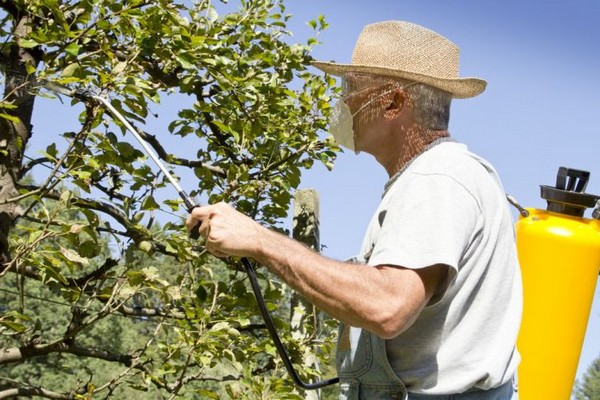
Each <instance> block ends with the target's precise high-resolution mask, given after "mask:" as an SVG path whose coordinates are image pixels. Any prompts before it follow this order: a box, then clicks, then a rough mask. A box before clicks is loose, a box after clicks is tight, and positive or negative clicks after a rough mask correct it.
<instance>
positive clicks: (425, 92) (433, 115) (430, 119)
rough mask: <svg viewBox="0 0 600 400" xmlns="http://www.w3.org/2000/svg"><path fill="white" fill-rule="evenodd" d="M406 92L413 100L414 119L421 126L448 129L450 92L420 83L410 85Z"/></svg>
mask: <svg viewBox="0 0 600 400" xmlns="http://www.w3.org/2000/svg"><path fill="white" fill-rule="evenodd" d="M407 92H408V93H409V96H410V97H411V98H412V99H413V101H414V105H415V106H414V113H415V119H416V120H417V122H418V123H419V124H420V125H421V126H422V127H423V128H426V129H432V130H447V129H448V123H449V121H450V103H451V101H452V94H451V93H448V92H445V91H443V90H440V89H437V88H434V87H433V86H429V85H426V84H422V83H419V84H416V85H411V86H410V87H408V88H407Z"/></svg>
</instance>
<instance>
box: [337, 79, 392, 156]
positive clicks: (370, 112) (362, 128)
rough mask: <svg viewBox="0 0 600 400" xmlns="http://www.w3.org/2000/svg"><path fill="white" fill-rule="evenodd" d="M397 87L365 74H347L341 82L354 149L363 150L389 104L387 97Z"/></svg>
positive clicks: (389, 82) (387, 81) (388, 81)
mask: <svg viewBox="0 0 600 400" xmlns="http://www.w3.org/2000/svg"><path fill="white" fill-rule="evenodd" d="M396 87H399V83H398V82H394V81H391V80H388V79H385V78H381V77H373V76H371V75H365V74H348V75H346V76H344V77H343V80H342V98H341V101H344V102H345V103H346V104H347V105H348V108H349V109H350V113H351V114H352V121H353V130H354V141H355V148H356V150H357V151H360V150H363V146H362V145H361V143H363V144H364V142H365V141H366V140H368V139H369V137H370V133H369V132H370V131H371V130H373V129H377V121H378V119H379V118H380V117H381V116H382V115H383V112H384V111H385V110H386V108H387V105H388V103H389V96H387V95H388V94H390V93H391V92H392V91H393V89H394V88H396Z"/></svg>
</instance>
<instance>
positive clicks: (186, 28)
mask: <svg viewBox="0 0 600 400" xmlns="http://www.w3.org/2000/svg"><path fill="white" fill-rule="evenodd" d="M235 6H237V8H234V5H232V4H226V3H215V2H211V1H197V2H195V3H193V4H190V3H187V2H186V3H183V4H179V3H176V2H172V1H166V0H117V1H115V0H73V1H61V0H27V1H5V2H2V4H1V5H0V9H1V10H2V11H0V13H3V15H2V17H3V19H2V23H1V24H0V38H1V40H0V42H1V43H2V45H0V57H1V58H0V65H2V68H3V69H2V74H3V77H4V83H5V85H4V88H5V91H4V97H3V98H2V100H1V101H0V122H1V124H2V129H0V131H1V132H0V144H1V146H0V147H1V148H0V180H1V182H0V183H2V188H3V189H2V190H0V253H1V255H2V260H3V264H2V267H1V269H0V300H1V301H0V304H2V305H3V306H2V308H1V309H0V332H1V335H2V336H0V340H1V345H2V348H3V350H4V351H3V355H2V356H0V365H7V366H10V368H9V369H5V368H3V369H2V370H3V372H2V373H0V394H1V395H3V394H7V393H9V392H10V391H11V390H12V391H14V390H16V391H17V392H18V393H19V394H20V395H23V396H32V395H37V396H41V397H48V398H64V399H75V398H81V399H84V398H93V397H97V396H102V397H116V398H122V397H125V396H128V397H131V398H147V396H150V397H154V398H160V397H169V396H171V397H172V396H178V395H184V396H186V397H188V398H227V397H230V398H248V399H251V398H300V394H299V393H298V392H297V391H296V390H295V389H293V388H291V387H290V384H289V382H288V381H287V380H286V378H285V374H284V372H283V370H282V368H281V365H280V361H279V359H278V356H277V355H276V353H275V349H274V347H273V345H272V344H271V342H270V339H269V338H268V337H267V335H266V332H265V330H264V326H263V325H262V321H260V319H259V318H258V317H257V313H256V303H255V300H254V298H253V297H252V295H251V293H250V291H249V285H248V282H247V278H246V276H245V274H244V273H242V272H240V268H239V266H238V265H237V263H236V261H235V260H226V261H223V260H216V259H214V258H212V257H210V256H209V255H208V254H207V253H206V252H205V251H204V249H203V248H202V246H201V243H191V242H190V241H189V240H188V238H187V235H186V232H185V230H184V229H183V226H182V219H183V217H185V215H181V213H182V211H185V210H183V209H182V204H181V201H180V200H176V199H174V197H175V193H174V191H173V189H172V188H171V187H170V186H169V183H168V181H167V180H166V178H165V176H164V175H163V174H162V173H161V172H159V171H157V169H156V168H154V166H153V165H152V163H151V161H150V160H149V159H148V157H147V154H146V153H145V152H143V151H141V150H139V146H137V145H136V144H135V143H134V142H133V141H132V138H131V136H130V135H129V133H128V132H127V131H126V130H125V129H124V127H123V126H122V125H121V124H120V123H119V122H115V120H114V119H113V117H114V115H111V114H110V113H109V112H107V110H106V109H105V108H104V107H103V106H102V104H100V103H98V102H95V101H88V102H86V103H85V104H79V103H78V101H77V100H69V99H68V98H66V100H67V102H69V101H70V102H71V105H74V106H76V107H78V110H79V123H80V127H79V129H78V130H76V131H72V132H71V131H69V132H61V131H60V130H58V129H59V128H58V127H57V126H56V125H53V124H48V125H44V126H40V127H34V126H32V125H31V116H32V115H33V111H34V109H33V104H34V102H33V99H35V98H36V97H38V96H43V97H49V98H51V99H56V100H63V101H65V97H64V93H65V92H68V90H62V89H64V88H68V89H69V90H86V91H89V92H91V93H94V94H95V95H99V96H102V97H104V98H107V99H109V101H110V102H111V104H112V106H113V107H115V109H117V110H118V111H119V112H120V113H122V114H123V115H124V116H125V117H126V118H127V119H128V120H130V121H131V122H132V123H133V124H134V126H135V129H136V130H137V131H138V133H139V134H140V136H141V137H142V138H143V140H144V141H145V142H146V144H147V145H148V146H149V147H150V148H152V149H153V151H154V152H155V153H156V154H157V156H158V157H159V158H160V159H161V161H162V162H163V163H164V164H165V165H166V168H167V169H169V170H170V171H172V173H173V174H174V176H176V177H180V178H181V181H182V183H184V184H185V186H186V187H188V188H191V191H190V194H191V195H193V196H195V197H197V198H199V199H201V200H202V201H206V202H216V201H227V202H230V203H231V204H233V205H235V206H236V207H237V208H238V209H239V210H240V211H243V212H245V213H247V214H248V215H250V216H251V217H253V218H255V219H257V220H258V221H260V222H261V223H263V224H265V225H267V226H270V227H274V228H279V229H280V224H281V223H282V220H283V218H284V217H285V216H286V215H287V210H288V208H289V205H290V201H291V198H292V195H293V192H294V190H295V189H296V188H297V187H298V185H299V183H300V179H301V174H302V171H303V170H306V169H308V168H311V167H312V166H313V165H314V163H315V161H316V162H320V163H323V164H325V165H326V166H327V167H328V168H331V167H332V163H333V160H334V159H335V154H336V151H337V150H338V149H337V148H336V147H335V146H334V145H333V144H332V143H331V142H329V141H328V140H327V139H323V138H322V131H323V130H324V129H325V128H326V125H327V120H328V117H329V115H330V112H331V107H330V105H329V104H330V100H331V99H332V97H334V96H335V95H336V90H335V89H334V88H333V85H334V81H333V80H332V79H331V78H329V77H326V76H322V75H319V74H317V75H315V74H313V73H312V72H311V71H310V61H311V56H310V51H311V49H312V47H313V46H315V45H316V44H318V40H317V37H318V34H319V32H320V31H321V30H323V29H325V28H326V27H327V24H326V22H325V20H324V19H323V18H322V17H319V18H318V19H316V20H315V21H311V22H310V23H309V26H311V27H312V28H313V29H314V35H313V37H311V38H310V39H309V40H308V41H307V42H306V43H304V44H298V43H293V41H292V37H291V32H289V31H288V30H287V28H286V25H287V23H288V21H289V19H290V18H291V15H289V14H286V9H285V7H284V5H283V3H282V2H280V1H276V0H251V1H250V0H241V1H240V2H239V4H237V5H235ZM57 87H58V88H62V89H61V90H59V92H60V93H59V94H56V93H55V91H54V90H53V88H54V89H56V88H57ZM64 107H65V115H68V111H67V109H68V107H69V105H68V104H64ZM163 110H167V111H165V114H167V115H168V114H169V113H171V114H172V118H170V119H169V123H168V129H166V130H165V131H164V132H159V133H150V132H147V131H146V130H145V128H144V126H145V125H146V124H147V123H148V122H151V121H152V120H153V119H154V118H155V116H156V115H157V114H160V115H164V114H163ZM173 110H174V111H173ZM74 118H76V116H75V115H74ZM4 128H6V129H4ZM37 138H51V140H50V143H49V144H47V145H44V146H40V145H39V144H38V143H39V141H38V139H37ZM190 149H191V150H190ZM4 216H6V218H4ZM262 272H263V271H260V273H261V281H262V283H263V287H264V296H265V298H266V299H267V302H268V306H269V307H270V309H271V310H272V312H273V313H274V314H275V320H276V322H277V324H278V327H279V328H280V330H282V331H284V332H285V331H287V330H288V329H289V328H288V327H289V324H288V321H287V317H288V315H289V309H288V308H287V307H285V306H283V307H282V306H281V305H282V304H287V302H288V301H289V296H290V293H289V291H288V290H286V289H285V288H284V286H283V285H282V284H281V283H280V282H279V281H278V280H276V279H274V277H272V276H269V275H263V274H262ZM283 339H284V341H286V343H289V346H290V353H291V355H292V356H293V357H295V358H296V359H302V357H305V356H307V355H312V354H313V353H315V352H316V353H317V354H316V355H317V356H318V357H328V356H329V354H330V351H331V342H332V335H331V329H330V328H326V329H324V330H323V331H322V332H319V334H318V335H313V336H311V337H297V336H294V337H293V336H292V335H285V337H284V338H283ZM315 344H320V345H319V349H320V350H315ZM7 370H9V372H6V371H7ZM302 373H303V375H304V376H305V377H308V376H312V375H314V374H317V373H318V371H314V370H310V369H305V370H303V372H302ZM11 393H13V392H11ZM145 396H146V397H145ZM269 396H271V397H269Z"/></svg>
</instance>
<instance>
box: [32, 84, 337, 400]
mask: <svg viewBox="0 0 600 400" xmlns="http://www.w3.org/2000/svg"><path fill="white" fill-rule="evenodd" d="M38 83H39V84H40V86H43V87H44V88H46V89H48V90H50V91H52V92H54V93H57V94H62V95H65V96H69V97H72V98H75V99H78V100H81V101H83V102H84V103H87V102H91V101H96V102H98V103H100V104H102V105H103V106H104V107H105V108H106V109H107V110H108V111H109V112H110V115H111V116H112V117H113V118H115V119H117V120H118V121H119V122H121V123H122V124H123V126H124V127H125V129H127V130H128V131H129V132H130V133H131V134H132V135H133V136H134V137H135V138H136V140H137V141H138V142H139V144H140V145H141V146H142V147H143V148H144V150H145V151H146V153H147V154H148V155H149V156H150V158H152V160H153V161H154V163H155V164H156V165H157V166H158V168H160V170H161V171H162V173H163V174H165V176H166V177H167V179H168V181H169V182H170V183H171V185H173V187H174V188H175V189H176V190H177V193H178V194H179V197H181V199H182V200H183V203H184V205H185V207H186V209H187V211H188V212H189V213H191V212H192V210H193V209H194V208H196V207H199V205H198V204H197V203H196V202H195V201H194V200H193V199H192V198H191V197H190V196H189V195H188V194H187V193H186V192H185V191H184V190H183V188H182V187H181V186H180V185H179V183H178V182H177V180H176V179H175V178H174V177H173V175H172V174H171V173H170V172H169V170H168V169H167V168H166V167H165V165H164V164H163V163H162V161H161V160H160V158H159V157H158V156H157V155H156V153H155V152H154V150H152V148H151V147H150V146H149V145H148V144H147V143H146V142H145V141H144V140H143V139H142V137H141V136H140V135H139V133H138V132H137V131H136V129H135V128H134V127H133V126H132V125H131V124H130V123H129V121H128V120H127V119H126V118H125V117H124V116H123V115H122V114H121V113H120V112H119V111H118V110H117V109H115V108H114V107H113V106H112V104H110V102H109V101H108V100H107V99H105V98H104V97H101V96H98V95H95V94H93V93H92V92H91V91H89V90H81V89H78V90H72V89H70V88H67V87H65V86H62V85H58V84H56V83H54V82H49V81H41V82H38ZM201 224H202V222H200V223H198V224H197V225H196V226H195V227H194V228H192V230H191V231H190V234H189V237H190V238H191V239H198V237H199V235H200V233H199V231H198V228H199V227H200V225H201ZM240 261H241V263H242V265H243V266H244V269H245V270H246V273H247V275H248V278H249V279H250V285H251V286H252V291H253V292H254V297H256V302H257V303H258V309H259V311H260V314H261V316H262V318H263V320H264V322H265V326H266V328H267V331H268V332H269V335H270V336H271V340H273V343H274V344H275V348H276V349H277V352H278V353H279V356H280V357H281V360H282V361H283V365H284V366H285V368H286V370H287V372H288V374H289V375H290V377H291V378H292V380H293V381H294V384H295V385H296V386H298V387H299V388H301V389H305V390H315V389H320V388H323V387H325V386H329V385H333V384H336V383H338V382H339V378H338V377H334V378H330V379H326V380H323V381H318V382H314V383H307V382H304V381H302V379H300V376H299V375H298V373H297V372H296V370H295V369H294V366H293V364H292V361H291V360H290V358H289V356H288V354H287V351H286V349H285V347H284V345H283V343H282V342H281V339H280V338H279V335H278V334H277V330H276V328H275V324H274V323H273V319H272V318H271V315H270V314H269V310H268V309H267V306H266V304H265V300H264V297H263V295H262V290H261V288H260V285H259V283H258V278H257V276H256V270H255V268H254V266H253V265H252V263H251V262H250V260H248V258H246V257H242V258H241V260H240Z"/></svg>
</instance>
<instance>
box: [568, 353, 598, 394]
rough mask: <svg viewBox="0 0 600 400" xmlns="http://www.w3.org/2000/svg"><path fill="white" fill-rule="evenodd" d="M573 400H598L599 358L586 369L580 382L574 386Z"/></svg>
mask: <svg viewBox="0 0 600 400" xmlns="http://www.w3.org/2000/svg"><path fill="white" fill-rule="evenodd" d="M574 398H575V399H576V400H595V399H600V357H598V358H596V359H595V360H594V361H593V362H592V364H591V365H590V366H589V367H588V369H587V371H586V373H585V375H584V376H583V378H582V381H581V382H579V381H578V382H577V383H576V384H575V390H574Z"/></svg>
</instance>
